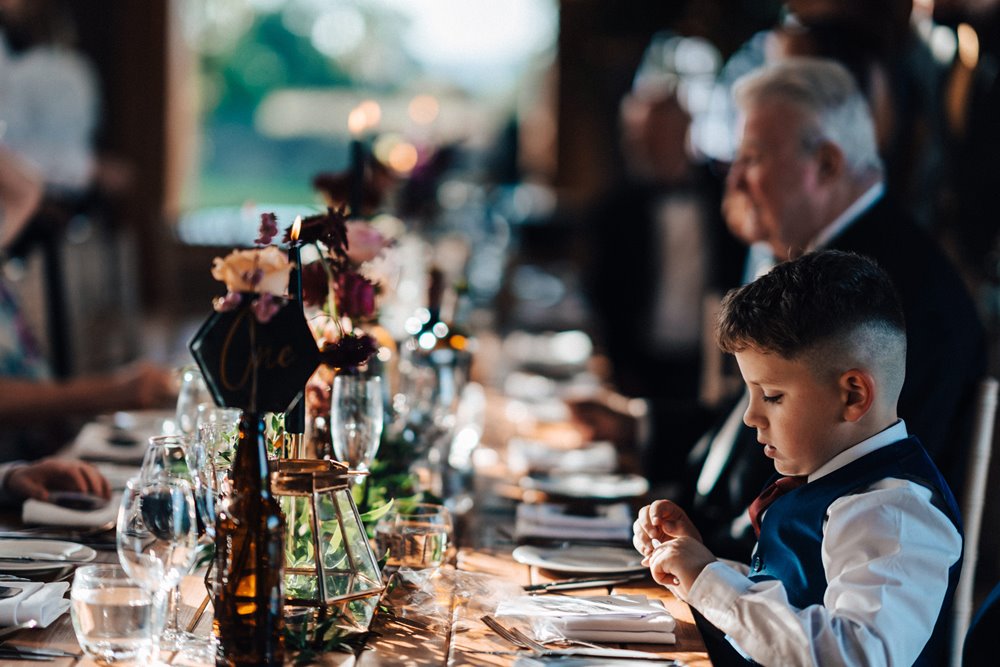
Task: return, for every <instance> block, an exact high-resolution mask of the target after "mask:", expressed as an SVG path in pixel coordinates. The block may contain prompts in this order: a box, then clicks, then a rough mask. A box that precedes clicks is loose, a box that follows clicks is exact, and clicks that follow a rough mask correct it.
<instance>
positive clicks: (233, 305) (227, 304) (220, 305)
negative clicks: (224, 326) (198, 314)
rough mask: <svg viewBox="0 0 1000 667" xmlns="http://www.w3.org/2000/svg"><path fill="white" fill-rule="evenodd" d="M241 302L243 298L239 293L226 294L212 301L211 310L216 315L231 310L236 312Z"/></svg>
mask: <svg viewBox="0 0 1000 667" xmlns="http://www.w3.org/2000/svg"><path fill="white" fill-rule="evenodd" d="M242 301H243V296H242V295H241V294H240V293H239V292H227V293H226V296H220V297H216V298H215V299H213V300H212V309H213V310H215V312H217V313H228V312H229V311H231V310H236V309H237V308H238V307H239V305H240V302H242Z"/></svg>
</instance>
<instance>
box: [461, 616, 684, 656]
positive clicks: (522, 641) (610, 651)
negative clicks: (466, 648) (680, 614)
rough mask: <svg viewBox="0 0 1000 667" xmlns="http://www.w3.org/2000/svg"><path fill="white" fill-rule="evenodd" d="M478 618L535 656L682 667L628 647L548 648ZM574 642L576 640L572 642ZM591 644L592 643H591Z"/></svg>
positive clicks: (488, 618) (488, 619)
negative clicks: (573, 656) (586, 657)
mask: <svg viewBox="0 0 1000 667" xmlns="http://www.w3.org/2000/svg"><path fill="white" fill-rule="evenodd" d="M480 620H481V621H482V622H483V623H485V624H486V625H487V627H489V628H490V629H491V630H493V631H494V632H495V633H497V634H498V635H500V637H502V638H503V639H506V640H507V641H508V642H509V643H511V644H513V645H514V646H517V647H518V648H526V649H528V650H529V651H531V652H532V653H533V654H534V655H536V656H542V655H553V656H566V655H577V656H593V657H603V658H605V659H607V660H608V661H609V662H610V661H611V660H615V659H626V660H651V661H653V662H658V663H660V664H663V665H674V666H676V667H683V663H681V662H678V661H676V660H671V659H670V658H662V657H660V656H658V655H656V654H654V653H646V652H645V651H634V650H630V649H616V648H605V647H601V646H597V647H593V648H579V649H556V648H549V647H548V646H545V645H544V644H542V643H540V642H538V641H536V640H534V639H532V638H531V637H529V636H527V635H526V634H524V633H523V632H521V631H520V630H519V629H518V628H508V627H506V626H505V625H503V624H502V623H500V621H498V620H497V619H495V618H494V617H493V616H490V615H489V614H486V615H485V616H481V617H480ZM574 643H576V642H574ZM580 643H581V644H586V642H580ZM591 646H592V645H591Z"/></svg>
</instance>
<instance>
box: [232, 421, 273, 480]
mask: <svg viewBox="0 0 1000 667" xmlns="http://www.w3.org/2000/svg"><path fill="white" fill-rule="evenodd" d="M239 429H240V430H239V443H238V446H237V448H236V458H235V460H234V461H233V473H234V474H233V476H234V479H233V482H234V484H235V485H236V487H237V488H238V489H239V488H242V489H243V490H245V491H253V492H258V493H260V494H261V495H263V496H269V495H270V484H269V480H268V475H269V473H270V470H269V467H268V460H267V424H266V422H265V418H264V415H263V414H255V413H252V412H244V413H243V415H242V416H241V417H240V426H239Z"/></svg>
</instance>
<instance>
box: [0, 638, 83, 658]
mask: <svg viewBox="0 0 1000 667" xmlns="http://www.w3.org/2000/svg"><path fill="white" fill-rule="evenodd" d="M0 651H18V652H20V653H33V654H35V655H44V656H49V657H52V658H80V657H82V656H83V654H82V653H79V652H77V653H73V652H71V651H63V650H62V649H58V648H39V647H37V646H18V645H17V644H11V643H8V642H3V643H0Z"/></svg>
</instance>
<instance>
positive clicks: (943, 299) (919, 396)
mask: <svg viewBox="0 0 1000 667" xmlns="http://www.w3.org/2000/svg"><path fill="white" fill-rule="evenodd" d="M826 247H827V248H831V249H836V250H845V251H851V252H856V253H859V254H863V255H868V256H869V257H872V258H873V259H875V260H876V261H877V262H878V263H879V265H880V266H881V267H882V268H883V269H885V271H886V272H887V273H888V274H889V276H890V277H891V278H892V280H893V282H894V283H895V285H896V289H897V291H898V292H899V296H900V299H901V301H902V305H903V313H904V315H905V317H906V330H907V336H906V338H907V353H906V381H905V383H904V385H903V392H902V395H901V396H900V399H899V416H900V417H901V418H902V419H904V420H905V421H906V425H907V428H908V429H909V431H910V433H911V434H913V435H915V436H917V437H918V438H919V439H920V441H921V442H922V443H923V444H924V446H925V447H926V449H927V451H928V452H929V453H930V455H931V457H932V458H933V459H934V462H935V463H936V464H937V465H938V467H939V468H940V469H941V471H942V473H944V475H945V478H946V479H947V481H948V483H949V484H950V485H951V487H952V489H953V491H954V492H955V494H956V495H958V496H959V497H960V494H961V486H962V473H963V471H964V467H965V459H966V451H967V449H968V440H969V437H970V433H971V416H972V408H973V406H972V397H973V395H974V392H975V389H976V384H977V383H978V381H979V380H980V379H981V378H982V376H983V375H984V374H985V372H986V346H985V337H984V332H983V328H982V325H981V324H980V321H979V318H978V315H977V314H976V309H975V306H974V304H973V302H972V299H971V297H970V296H969V293H968V291H967V290H966V287H965V285H964V283H963V282H962V281H961V279H960V278H959V276H958V273H957V272H956V270H955V268H954V267H953V266H952V265H951V263H950V262H949V261H948V260H947V259H946V258H945V256H944V255H943V253H942V252H941V251H940V250H939V248H938V247H937V245H936V244H935V242H934V241H933V240H932V239H931V238H930V237H929V236H927V234H926V233H925V232H924V231H923V230H922V229H920V228H919V227H917V226H916V225H915V224H914V223H913V222H912V221H911V220H910V219H909V218H908V217H907V216H906V215H905V214H904V213H902V212H901V211H900V209H898V208H896V207H895V206H894V205H893V204H892V203H891V202H890V201H888V200H887V199H885V198H884V197H883V198H882V199H881V200H879V201H878V202H877V203H876V204H875V205H874V206H873V207H872V208H870V209H869V210H868V211H867V212H865V213H864V214H863V215H862V216H861V217H860V218H858V219H857V220H855V221H854V223H853V224H851V225H850V226H848V227H847V229H845V230H844V231H843V232H841V233H840V234H839V235H837V236H836V237H834V238H833V239H831V241H830V242H829V243H828V244H827V246H826ZM706 454H707V449H706V448H697V447H696V448H695V450H693V451H692V454H691V457H690V458H689V461H688V465H689V467H690V468H691V474H689V475H687V479H689V480H690V484H691V486H692V488H689V489H686V490H685V492H682V494H681V496H680V498H679V500H680V502H681V503H683V506H684V507H686V508H690V514H691V516H692V518H693V519H694V521H695V524H696V525H698V526H699V528H700V530H701V531H702V535H703V537H704V538H705V542H706V544H708V546H709V547H710V548H711V549H712V550H713V552H714V553H715V554H716V555H718V556H724V557H729V558H733V559H738V560H744V561H747V560H749V557H750V551H751V549H752V548H753V544H754V538H753V533H752V532H751V531H749V530H746V531H743V532H742V533H740V534H739V535H733V534H732V532H731V526H732V523H733V521H734V520H735V519H737V518H739V517H740V516H741V515H743V514H744V513H745V512H746V509H747V507H748V506H749V505H750V503H751V501H752V500H753V499H754V497H755V496H756V495H757V494H758V493H760V490H761V489H762V488H763V485H764V483H765V482H766V481H767V479H768V477H770V476H771V475H772V474H773V473H774V466H773V463H772V462H771V460H770V459H768V458H767V457H765V456H764V454H763V452H762V450H761V446H760V445H759V444H758V443H757V434H756V430H755V429H752V428H749V427H746V426H745V425H744V426H742V428H741V430H740V432H739V435H738V440H737V442H736V445H735V447H734V448H733V450H732V453H731V455H730V458H729V460H728V461H727V463H726V465H725V467H724V468H723V470H722V473H721V475H720V476H719V479H718V481H717V482H716V484H715V486H714V487H713V488H712V489H711V490H710V491H709V492H708V493H706V494H705V495H700V494H697V493H696V491H695V490H694V489H693V485H694V482H695V481H696V480H697V478H698V473H699V472H700V470H701V466H702V464H703V463H704V457H705V455H706Z"/></svg>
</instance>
